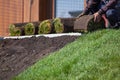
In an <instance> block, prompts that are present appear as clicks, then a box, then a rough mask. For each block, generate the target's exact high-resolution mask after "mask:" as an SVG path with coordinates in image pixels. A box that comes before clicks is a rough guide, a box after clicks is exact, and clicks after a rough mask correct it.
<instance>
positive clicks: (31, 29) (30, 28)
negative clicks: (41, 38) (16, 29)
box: [24, 23, 35, 35]
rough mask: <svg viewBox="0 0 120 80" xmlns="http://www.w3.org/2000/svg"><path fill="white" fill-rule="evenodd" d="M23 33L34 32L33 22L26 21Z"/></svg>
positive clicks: (32, 33)
mask: <svg viewBox="0 0 120 80" xmlns="http://www.w3.org/2000/svg"><path fill="white" fill-rule="evenodd" d="M24 29H25V35H34V34H35V26H34V25H33V23H28V24H26V25H25V26H24Z"/></svg>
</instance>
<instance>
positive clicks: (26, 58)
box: [0, 36, 78, 80]
mask: <svg viewBox="0 0 120 80" xmlns="http://www.w3.org/2000/svg"><path fill="white" fill-rule="evenodd" d="M76 38H78V37H76V36H62V37H55V38H48V37H38V38H36V37H32V38H25V39H6V40H3V41H0V80H10V79H11V77H13V76H16V75H17V74H19V73H20V72H22V71H23V70H25V69H26V68H27V67H29V66H31V65H33V64H34V63H35V62H36V61H37V60H40V59H41V58H42V57H43V56H45V55H48V54H49V53H51V52H54V51H56V50H59V49H60V48H62V47H64V46H65V45H66V44H67V43H70V42H72V41H74V40H75V39H76Z"/></svg>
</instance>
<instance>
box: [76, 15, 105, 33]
mask: <svg viewBox="0 0 120 80" xmlns="http://www.w3.org/2000/svg"><path fill="white" fill-rule="evenodd" d="M103 28H105V22H104V20H103V19H101V21H100V22H94V16H93V15H85V16H82V17H80V18H78V19H77V20H76V21H75V23H74V31H79V32H91V31H95V30H98V29H103Z"/></svg>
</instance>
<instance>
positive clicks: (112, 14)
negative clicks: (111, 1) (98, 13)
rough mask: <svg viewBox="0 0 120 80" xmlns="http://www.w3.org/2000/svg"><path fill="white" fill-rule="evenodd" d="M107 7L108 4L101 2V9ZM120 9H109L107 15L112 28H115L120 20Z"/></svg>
mask: <svg viewBox="0 0 120 80" xmlns="http://www.w3.org/2000/svg"><path fill="white" fill-rule="evenodd" d="M105 5H106V3H104V2H101V4H100V8H102V7H104V6H105ZM119 10H120V8H112V9H108V10H107V11H106V13H105V15H106V18H107V19H108V20H109V22H110V24H111V25H112V26H114V25H115V24H116V23H117V22H118V21H119V18H120V13H119V12H120V11H119Z"/></svg>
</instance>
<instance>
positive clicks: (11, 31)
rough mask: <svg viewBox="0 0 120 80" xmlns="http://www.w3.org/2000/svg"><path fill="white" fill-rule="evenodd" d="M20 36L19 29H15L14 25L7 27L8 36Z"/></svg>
mask: <svg viewBox="0 0 120 80" xmlns="http://www.w3.org/2000/svg"><path fill="white" fill-rule="evenodd" d="M21 34H22V32H21V29H20V28H18V27H15V25H13V24H11V25H10V26H9V35H10V36H20V35H21Z"/></svg>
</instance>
